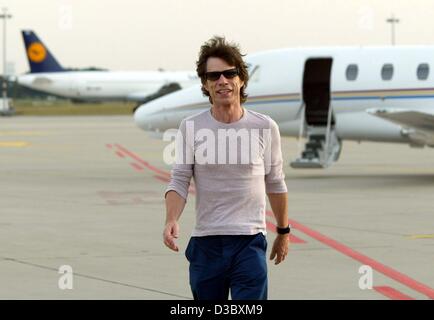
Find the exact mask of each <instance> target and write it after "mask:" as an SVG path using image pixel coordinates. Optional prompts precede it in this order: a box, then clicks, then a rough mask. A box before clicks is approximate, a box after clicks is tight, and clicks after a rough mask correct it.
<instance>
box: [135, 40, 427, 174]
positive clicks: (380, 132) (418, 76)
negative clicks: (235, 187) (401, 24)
mask: <svg viewBox="0 0 434 320" xmlns="http://www.w3.org/2000/svg"><path fill="white" fill-rule="evenodd" d="M246 62H248V65H249V72H250V81H249V83H248V87H247V93H248V95H249V97H248V100H247V102H246V103H245V104H244V106H245V107H246V108H247V109H251V110H253V111H257V112H260V113H263V114H267V115H269V116H270V117H271V118H273V119H274V120H275V121H276V122H277V124H278V125H279V128H280V133H281V134H282V135H283V136H293V137H299V138H300V137H305V138H306V143H305V146H304V150H303V151H302V153H301V155H300V158H298V159H296V160H295V161H293V162H292V163H291V166H292V167H294V168H325V167H328V166H330V165H331V164H332V163H333V162H335V161H337V160H338V158H339V155H340V151H341V146H342V141H343V140H355V141H378V142H394V143H406V144H409V145H410V146H412V147H424V146H429V147H434V73H433V71H434V70H432V69H433V68H434V47H433V46H431V47H430V46H420V47H410V46H409V47H366V48H363V47H357V48H351V47H334V48H312V49H301V48H300V49H280V50H273V51H266V52H262V53H257V54H252V55H249V56H248V57H247V58H246ZM207 108H210V104H209V101H208V98H207V97H204V96H202V93H201V90H200V87H199V85H196V86H194V87H191V88H187V89H184V90H181V91H177V92H174V93H171V94H169V95H167V96H164V97H161V98H158V99H156V100H154V101H151V102H149V103H147V104H144V105H142V106H140V107H139V108H138V109H137V110H136V112H135V114H134V119H135V122H136V123H137V125H138V126H139V127H140V128H142V129H144V130H146V131H152V132H154V135H155V134H156V133H157V134H158V133H160V134H161V133H162V132H163V131H165V130H167V129H169V128H178V126H179V123H180V121H181V119H183V118H185V117H187V116H189V115H192V114H194V113H197V112H200V111H202V110H205V109H207Z"/></svg>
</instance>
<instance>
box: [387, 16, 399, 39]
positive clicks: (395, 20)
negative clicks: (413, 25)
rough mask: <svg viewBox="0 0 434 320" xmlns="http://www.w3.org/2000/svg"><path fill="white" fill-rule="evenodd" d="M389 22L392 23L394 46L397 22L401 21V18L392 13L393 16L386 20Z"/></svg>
mask: <svg viewBox="0 0 434 320" xmlns="http://www.w3.org/2000/svg"><path fill="white" fill-rule="evenodd" d="M386 22H387V23H390V25H391V29H392V46H394V45H395V24H396V23H399V19H396V18H395V15H394V14H393V13H392V17H391V18H389V19H387V20H386Z"/></svg>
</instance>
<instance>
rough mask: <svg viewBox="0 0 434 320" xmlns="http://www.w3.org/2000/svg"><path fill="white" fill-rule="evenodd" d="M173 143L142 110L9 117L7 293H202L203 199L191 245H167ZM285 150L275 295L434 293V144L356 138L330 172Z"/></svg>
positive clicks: (0, 238)
mask: <svg viewBox="0 0 434 320" xmlns="http://www.w3.org/2000/svg"><path fill="white" fill-rule="evenodd" d="M167 144H168V142H165V141H162V140H156V139H154V138H150V137H148V135H147V133H146V132H144V131H142V130H140V129H139V128H138V127H136V125H135V124H134V121H133V118H132V116H95V117H92V116H87V117H75V116H71V117H24V116H14V117H5V118H0V299H146V300H148V299H152V300H154V299H155V300H161V299H164V300H166V299H169V300H172V299H175V300H177V299H192V295H191V291H190V287H189V282H188V262H187V260H186V259H185V256H184V250H185V247H186V245H187V242H188V240H189V236H190V233H191V230H192V228H193V225H194V221H195V214H194V203H195V196H194V194H190V195H189V199H188V202H187V205H186V208H185V210H184V212H183V214H182V217H181V220H180V224H181V233H180V238H179V239H178V240H179V241H178V244H179V247H180V252H178V253H175V252H172V251H170V250H169V249H168V248H166V247H165V246H164V244H163V241H162V231H163V224H164V219H165V206H164V198H163V193H164V190H165V187H166V185H167V179H168V178H169V174H170V166H169V165H167V164H165V163H164V161H163V150H164V148H165V147H166V146H167ZM282 150H283V155H284V158H285V167H284V170H285V174H286V183H287V186H288V191H289V217H290V222H291V224H292V227H293V228H292V235H291V240H292V244H291V247H290V252H289V255H288V257H287V259H286V260H285V261H284V262H283V263H281V264H279V265H277V266H276V265H274V263H273V262H272V261H269V265H268V271H269V299H277V300H305V299H315V300H316V299H327V300H330V299H331V300H335V299H350V300H353V299H356V300H359V299H363V300H365V299H366V300H382V299H386V300H389V299H393V300H400V299H433V298H434V289H433V288H434V200H433V194H434V149H430V148H424V149H411V148H410V147H409V146H407V145H398V144H384V143H368V142H363V143H361V144H359V143H357V142H351V141H344V144H343V150H342V154H341V158H340V159H339V161H338V162H337V163H336V164H334V165H333V166H332V167H330V168H328V169H325V170H317V169H314V170H307V169H303V170H296V169H292V168H291V167H289V165H288V163H289V161H290V160H291V159H294V158H295V157H296V156H297V141H296V140H295V139H292V138H283V139H282ZM267 219H268V221H269V226H270V229H269V230H268V234H267V239H268V253H269V251H270V249H271V246H272V241H273V239H274V237H275V233H274V231H273V227H272V223H273V222H274V220H273V219H272V217H267ZM64 266H67V267H64ZM64 268H67V270H69V272H67V273H64V271H63V270H64ZM59 270H60V271H59ZM370 275H372V277H370Z"/></svg>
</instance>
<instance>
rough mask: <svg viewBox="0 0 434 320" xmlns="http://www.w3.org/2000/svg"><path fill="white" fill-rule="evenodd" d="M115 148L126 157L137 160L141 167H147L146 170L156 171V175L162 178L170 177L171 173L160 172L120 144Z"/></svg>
mask: <svg viewBox="0 0 434 320" xmlns="http://www.w3.org/2000/svg"><path fill="white" fill-rule="evenodd" d="M115 146H116V147H117V148H118V149H119V150H120V151H122V152H123V153H124V154H125V155H127V156H129V157H130V158H132V159H134V160H136V161H137V162H138V163H140V164H141V165H143V166H145V167H146V168H148V169H149V170H152V171H154V172H155V173H157V174H159V175H162V176H167V177H170V173H168V172H165V171H163V170H160V169H158V168H156V167H154V166H152V165H150V164H149V163H148V162H147V161H145V160H143V159H142V158H140V157H139V156H138V155H136V154H135V153H133V152H131V151H129V150H127V149H125V148H124V147H122V146H121V145H119V144H115Z"/></svg>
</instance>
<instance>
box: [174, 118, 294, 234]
mask: <svg viewBox="0 0 434 320" xmlns="http://www.w3.org/2000/svg"><path fill="white" fill-rule="evenodd" d="M244 110H245V112H244V115H243V117H242V118H241V119H239V120H238V121H236V122H232V123H223V122H219V121H217V120H216V119H215V118H214V117H213V116H212V114H211V112H210V110H207V111H204V112H201V113H198V114H196V115H193V116H191V117H188V118H186V119H184V120H183V121H182V122H181V125H180V128H179V131H178V138H177V145H176V147H177V153H178V155H177V161H176V162H175V164H174V165H173V168H172V171H171V181H170V183H169V185H168V187H167V189H166V192H165V194H167V192H169V191H171V190H174V191H176V192H177V193H178V194H179V195H180V196H181V197H182V198H184V199H185V200H187V196H188V189H189V185H190V181H191V178H192V177H193V179H194V183H195V189H196V195H197V199H196V226H195V228H194V230H193V233H192V236H208V235H251V234H256V233H258V232H262V233H263V234H266V221H265V210H266V194H267V193H286V192H287V188H286V184H285V180H284V179H285V175H284V173H283V170H282V164H283V161H282V152H281V147H280V134H279V128H278V126H277V124H276V122H275V121H274V120H272V119H271V118H270V117H269V116H266V115H263V114H260V113H257V112H254V111H250V110H246V109H244Z"/></svg>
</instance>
